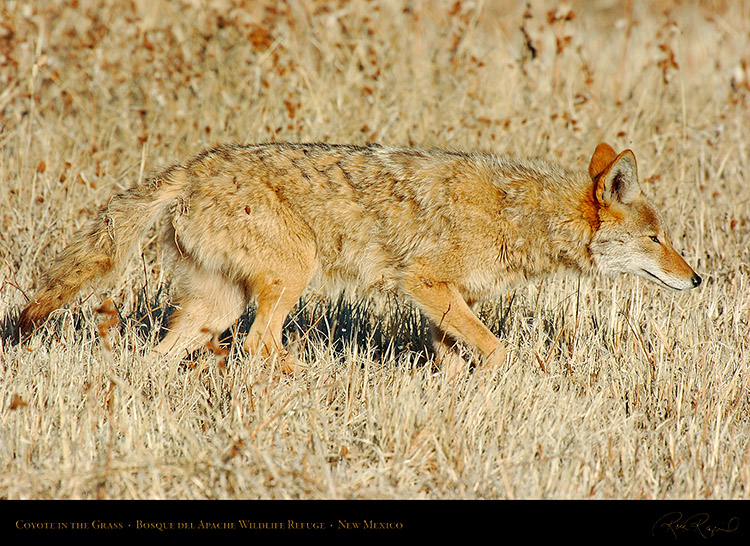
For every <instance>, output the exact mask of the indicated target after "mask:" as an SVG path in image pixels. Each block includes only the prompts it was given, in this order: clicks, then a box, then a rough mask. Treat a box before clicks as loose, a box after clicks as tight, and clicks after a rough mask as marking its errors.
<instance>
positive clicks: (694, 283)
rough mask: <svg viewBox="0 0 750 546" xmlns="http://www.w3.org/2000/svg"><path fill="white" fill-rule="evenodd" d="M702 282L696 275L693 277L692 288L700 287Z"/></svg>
mask: <svg viewBox="0 0 750 546" xmlns="http://www.w3.org/2000/svg"><path fill="white" fill-rule="evenodd" d="M702 280H703V279H701V278H700V276H699V275H698V274H697V273H696V274H695V275H693V288H695V287H696V286H700V284H701V281H702Z"/></svg>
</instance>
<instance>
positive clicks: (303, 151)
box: [18, 143, 701, 365]
mask: <svg viewBox="0 0 750 546" xmlns="http://www.w3.org/2000/svg"><path fill="white" fill-rule="evenodd" d="M163 215H166V216H167V217H168V219H169V221H168V222H165V224H166V225H167V226H168V227H167V228H166V234H165V237H164V240H165V243H166V246H167V247H168V248H169V249H170V250H171V254H172V256H171V259H172V269H173V287H174V292H175V294H174V295H175V297H176V300H177V304H178V306H179V310H178V311H177V312H176V313H175V314H174V315H173V316H172V318H171V324H170V328H169V332H168V333H167V335H166V337H165V338H164V339H163V340H162V341H161V343H160V344H159V345H158V347H157V348H156V350H157V351H158V352H159V353H163V354H182V353H183V351H184V350H185V349H190V348H196V347H199V346H201V345H202V344H203V343H205V342H206V341H207V340H208V338H209V337H210V336H211V335H212V333H217V332H221V331H223V330H224V329H226V328H227V327H229V326H230V325H231V324H232V323H233V322H234V321H235V320H236V319H237V317H238V316H239V315H240V314H241V313H242V311H243V310H244V309H245V307H246V306H247V305H248V303H249V301H250V300H251V299H252V298H255V299H256V300H257V315H256V318H255V322H254V323H253V325H252V327H251V329H250V332H249V334H248V336H247V339H246V342H245V348H246V349H247V350H248V351H249V352H251V353H255V354H260V355H263V356H270V355H274V354H279V352H280V350H281V328H282V324H283V321H284V319H285V317H286V316H287V314H288V313H289V312H290V310H291V309H292V308H293V306H294V305H295V304H296V303H297V301H298V300H299V298H300V296H301V295H302V293H303V291H304V290H305V288H306V287H307V286H308V285H309V284H310V283H311V282H315V283H317V284H319V285H321V286H324V287H333V286H354V287H357V288H360V289H365V290H393V291H397V292H399V293H401V294H402V295H404V296H406V297H408V298H410V299H411V300H412V301H413V302H415V303H416V304H417V305H418V306H419V308H420V309H421V310H422V311H423V312H424V313H425V315H426V316H427V317H428V318H429V319H430V321H431V324H432V331H433V336H434V339H435V343H436V345H437V349H438V350H439V351H441V352H444V353H445V354H452V353H449V352H450V351H451V350H452V349H453V346H454V344H455V342H456V341H463V342H466V343H468V344H469V345H471V346H472V347H474V348H476V349H478V350H479V352H480V353H481V356H482V357H483V359H484V361H485V362H489V363H490V364H493V365H497V364H500V363H502V362H503V360H504V358H505V351H504V348H503V345H502V344H501V342H500V341H499V340H498V339H497V338H496V337H495V336H494V335H493V334H492V332H490V330H489V329H487V327H486V326H485V325H484V324H483V323H482V322H481V321H480V320H479V319H478V318H477V317H476V316H475V315H474V314H473V313H472V311H471V309H470V305H471V304H472V303H473V302H475V301H477V300H479V299H482V298H487V297H491V296H494V295H497V294H500V293H502V292H503V291H504V290H505V289H506V288H507V287H508V286H510V285H511V284H513V283H516V282H518V281H522V280H524V279H528V278H532V277H536V276H540V275H546V274H549V273H552V272H554V271H556V270H559V269H568V270H572V271H574V272H577V273H581V274H591V273H595V272H601V273H604V274H616V273H634V274H636V275H641V276H643V277H645V278H647V279H650V280H653V281H655V282H657V283H658V284H660V285H661V286H664V287H666V288H671V289H675V290H682V289H686V288H692V287H695V286H698V285H699V284H700V282H701V278H700V277H699V276H698V275H696V274H695V272H694V271H693V270H692V269H691V268H690V266H689V265H688V264H687V263H686V262H685V261H684V260H683V259H682V258H681V257H680V255H679V254H677V252H675V250H674V249H673V248H672V246H671V244H670V242H669V239H668V238H667V236H666V234H665V233H664V229H663V227H662V225H661V221H660V219H659V215H658V213H657V212H656V210H655V209H654V207H653V206H652V205H651V204H650V203H649V202H648V201H647V200H646V198H645V197H644V196H643V195H642V193H641V190H640V186H639V182H638V175H637V169H636V162H635V157H634V155H633V153H632V152H631V151H629V150H626V151H624V152H622V153H620V154H619V155H618V154H616V153H615V152H614V150H612V148H611V147H609V146H608V145H606V144H600V145H599V146H598V147H597V148H596V151H595V152H594V155H593V157H592V159H591V163H590V165H589V169H588V172H583V171H581V172H577V171H571V170H567V169H564V168H562V167H559V166H556V165H553V164H550V163H547V162H544V161H540V160H534V161H523V162H522V161H515V160H512V159H508V158H504V157H499V156H496V155H492V154H485V153H461V152H451V151H445V150H432V151H424V150H418V149H399V148H388V147H381V146H374V145H373V146H338V145H327V144H280V143H273V144H260V145H226V146H220V147H217V148H214V149H211V150H207V151H205V152H203V153H201V154H200V155H198V156H197V157H195V158H194V159H192V160H190V161H188V162H186V163H184V164H182V165H175V166H173V167H170V168H168V169H166V170H165V171H163V172H162V173H160V174H159V175H158V176H155V177H154V178H151V179H149V180H148V181H147V182H146V183H144V184H142V185H139V186H137V187H135V188H133V189H131V190H129V191H126V192H124V193H122V194H120V195H119V196H117V197H114V198H113V199H111V200H110V202H109V204H108V205H107V207H105V208H104V209H103V210H102V211H101V213H100V214H99V216H98V218H97V219H96V220H95V221H93V222H92V223H91V224H90V225H89V227H87V228H86V229H85V230H83V232H81V233H80V234H78V235H77V236H76V238H75V239H74V240H73V242H72V243H71V244H70V246H68V247H67V248H66V249H65V250H64V251H63V253H62V254H61V255H60V257H59V258H58V259H57V261H56V262H55V263H54V264H53V265H52V267H51V269H50V270H49V271H48V273H47V276H46V279H45V280H44V282H43V283H42V286H41V289H40V290H39V292H38V293H37V294H36V295H35V296H34V298H33V299H32V300H31V301H30V302H29V303H28V305H27V306H26V308H25V309H24V310H23V311H22V312H21V316H20V318H19V320H18V329H19V331H20V332H22V333H27V332H29V331H30V330H31V328H32V327H33V326H34V325H38V324H40V323H41V322H43V321H44V320H45V319H46V318H47V316H48V315H49V314H50V313H51V312H52V311H53V310H54V309H56V308H57V307H59V306H61V305H63V304H65V303H66V302H67V301H69V300H70V299H71V298H72V297H74V296H75V294H76V293H77V292H78V291H79V290H80V288H81V287H82V286H83V285H84V284H90V283H93V282H96V281H98V280H99V279H101V278H102V277H103V276H104V275H106V274H107V273H109V272H110V271H112V270H115V269H117V268H118V267H119V266H121V265H122V264H123V262H124V261H125V260H126V259H127V258H128V256H129V255H130V253H131V251H132V250H133V249H135V248H136V247H137V243H138V241H139V240H140V239H141V237H142V236H143V235H144V233H145V232H146V230H147V229H148V228H149V227H150V226H151V225H152V224H153V223H154V222H156V220H157V219H158V218H159V217H161V216H163Z"/></svg>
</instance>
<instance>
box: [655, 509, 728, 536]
mask: <svg viewBox="0 0 750 546" xmlns="http://www.w3.org/2000/svg"><path fill="white" fill-rule="evenodd" d="M739 527H740V518H738V517H733V518H730V519H729V520H728V521H726V522H719V523H714V522H712V521H711V517H710V516H709V515H708V514H707V513H705V512H701V513H699V514H693V515H691V516H688V517H685V516H684V515H683V514H682V512H669V513H668V514H664V515H663V516H662V517H660V518H659V519H658V520H657V521H656V523H654V525H653V527H651V535H652V536H656V535H658V534H661V533H667V534H671V535H672V536H673V537H674V538H676V539H677V538H680V537H681V536H683V535H685V534H687V533H692V534H697V535H698V536H700V537H702V538H712V537H714V536H716V535H720V534H726V533H734V532H735V531H736V530H737V529H739Z"/></svg>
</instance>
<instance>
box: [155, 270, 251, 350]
mask: <svg viewBox="0 0 750 546" xmlns="http://www.w3.org/2000/svg"><path fill="white" fill-rule="evenodd" d="M174 284H175V296H176V298H175V299H176V303H177V305H178V309H177V311H175V312H174V314H173V315H172V317H171V319H170V324H169V331H168V333H167V335H166V336H165V337H164V339H163V340H162V341H161V342H160V343H159V344H158V345H157V346H156V348H155V349H154V352H155V353H157V354H161V355H169V356H174V355H180V354H184V352H185V351H193V350H195V349H197V348H199V347H201V346H202V345H204V344H205V343H206V342H207V341H208V340H209V339H211V337H212V336H213V335H215V334H219V333H221V332H222V331H224V330H226V329H227V328H228V327H229V326H231V325H232V323H233V322H234V321H235V320H237V318H238V317H239V316H240V315H241V314H242V311H243V310H244V309H245V307H246V305H247V298H246V295H245V291H244V288H243V287H242V286H241V285H240V284H238V283H235V282H232V281H231V280H229V279H227V278H226V277H224V276H222V275H221V274H220V273H215V272H212V271H208V270H207V269H205V268H203V267H201V266H200V265H198V264H197V263H195V262H194V261H193V260H192V259H190V258H187V257H185V258H182V259H181V260H180V264H179V266H178V267H177V268H176V272H175V280H174Z"/></svg>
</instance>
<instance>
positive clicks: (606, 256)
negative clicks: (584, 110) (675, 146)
mask: <svg viewBox="0 0 750 546" xmlns="http://www.w3.org/2000/svg"><path fill="white" fill-rule="evenodd" d="M589 174H590V175H591V178H592V179H593V181H594V186H593V187H594V201H595V204H596V206H597V214H598V221H599V227H598V229H597V230H596V233H595V234H594V237H593V239H592V241H591V244H590V246H589V249H590V251H591V254H592V257H593V259H594V262H595V264H596V266H597V268H598V269H599V271H601V272H602V273H604V274H607V275H615V274H618V273H634V274H635V275H640V276H641V277H645V278H646V279H649V280H652V281H654V282H656V283H658V284H660V285H661V286H664V287H666V288H671V289H672V290H686V289H688V288H695V287H696V286H698V285H699V284H700V283H701V278H700V277H699V276H698V275H697V274H696V273H695V271H693V269H692V268H691V267H690V266H689V265H688V264H687V263H686V262H685V260H683V259H682V256H680V255H679V254H678V253H677V252H676V251H675V249H674V248H672V244H671V243H670V242H669V238H668V237H667V235H666V233H665V232H664V228H663V226H662V222H661V218H660V217H659V213H658V212H657V211H656V209H655V208H654V207H653V205H652V204H651V203H649V202H648V200H646V198H645V197H644V196H643V194H642V193H641V188H640V184H639V183H638V170H637V168H636V163H635V156H634V155H633V152H632V151H630V150H625V151H624V152H622V153H620V154H619V155H618V154H617V153H616V152H615V151H614V150H613V149H612V147H610V146H609V145H608V144H605V143H601V144H599V146H597V147H596V151H595V152H594V155H593V157H592V158H591V163H590V164H589Z"/></svg>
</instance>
